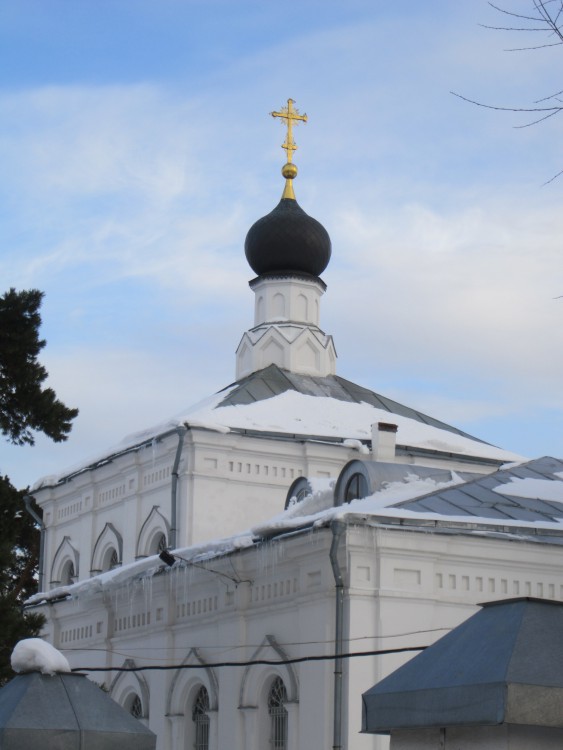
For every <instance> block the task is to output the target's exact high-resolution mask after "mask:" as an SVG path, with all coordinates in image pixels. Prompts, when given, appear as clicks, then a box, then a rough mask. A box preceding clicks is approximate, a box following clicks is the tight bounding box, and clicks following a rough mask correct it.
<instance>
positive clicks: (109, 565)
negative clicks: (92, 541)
mask: <svg viewBox="0 0 563 750" xmlns="http://www.w3.org/2000/svg"><path fill="white" fill-rule="evenodd" d="M118 565H119V557H118V556H117V550H116V549H115V547H109V548H108V549H107V550H106V552H105V554H104V559H103V561H102V572H103V573H105V572H106V570H113V568H115V567H117V566H118Z"/></svg>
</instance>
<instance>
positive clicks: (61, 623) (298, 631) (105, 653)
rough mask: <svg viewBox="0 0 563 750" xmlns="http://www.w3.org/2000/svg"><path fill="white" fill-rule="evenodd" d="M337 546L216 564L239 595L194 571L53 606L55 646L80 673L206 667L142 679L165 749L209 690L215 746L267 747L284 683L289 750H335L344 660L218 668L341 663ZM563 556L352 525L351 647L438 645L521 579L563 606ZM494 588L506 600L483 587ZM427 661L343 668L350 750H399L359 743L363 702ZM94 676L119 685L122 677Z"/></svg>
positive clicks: (383, 742) (292, 545)
mask: <svg viewBox="0 0 563 750" xmlns="http://www.w3.org/2000/svg"><path fill="white" fill-rule="evenodd" d="M368 523H369V521H368ZM331 542H332V534H331V531H330V529H327V528H324V529H320V530H318V531H315V532H308V533H301V534H298V535H294V536H290V537H287V538H285V539H279V540H274V541H272V542H267V543H262V544H260V545H258V546H257V547H251V548H248V549H245V550H240V551H239V552H235V553H232V554H231V555H229V556H227V557H223V558H215V559H213V560H211V561H209V562H208V563H207V564H208V565H209V567H211V568H213V569H215V570H217V571H220V572H223V573H225V574H226V575H229V576H232V577H235V578H238V579H241V580H249V581H251V583H244V582H241V583H239V584H238V585H235V584H234V582H232V581H229V580H228V579H226V578H222V577H221V576H218V575H217V574H216V573H213V572H211V571H204V570H200V569H198V568H194V567H193V566H192V567H187V568H178V569H176V568H174V569H172V570H171V571H163V572H162V573H161V574H159V575H156V576H154V577H153V578H149V579H145V580H144V581H136V582H135V581H129V582H123V583H122V584H119V585H118V586H115V587H114V588H111V587H110V588H109V589H108V590H107V592H106V593H102V592H101V591H100V590H99V589H96V588H92V589H91V591H86V592H83V593H80V594H79V595H78V597H77V598H76V599H75V600H70V601H61V602H55V603H52V604H50V605H49V606H48V607H45V608H44V611H45V613H46V615H47V618H48V622H47V631H46V632H47V637H48V639H49V640H50V641H51V642H53V643H54V645H55V646H57V647H58V648H61V649H62V650H63V653H65V655H66V656H67V657H68V658H69V660H70V661H71V664H72V666H88V665H91V666H94V665H99V666H110V665H112V666H122V665H123V663H124V660H125V659H126V658H130V659H133V660H134V662H135V664H137V665H146V664H154V663H161V664H162V663H167V664H180V663H182V662H183V661H184V660H186V659H187V660H188V662H190V663H193V664H194V665H195V666H196V667H197V669H196V670H185V671H183V670H177V671H175V670H172V671H154V672H152V671H151V672H146V673H143V675H144V678H145V679H146V685H147V689H148V693H149V696H150V699H149V703H150V705H149V709H148V719H147V721H148V724H149V726H150V728H151V729H153V731H155V732H157V734H158V735H159V745H158V747H159V750H164V748H166V749H167V750H180V748H182V750H183V747H184V745H183V744H182V743H184V742H185V741H186V732H188V733H189V732H190V731H191V727H192V724H191V714H190V704H189V701H190V700H191V696H193V690H194V689H195V687H196V685H201V684H204V685H205V686H206V687H208V689H209V690H211V689H212V690H213V691H215V692H214V693H213V694H214V695H216V706H215V707H213V706H212V711H211V717H212V727H213V736H214V737H215V738H216V740H213V742H215V741H216V743H217V744H215V745H213V744H212V745H211V748H218V747H225V746H227V745H228V746H229V747H232V748H235V750H236V749H237V748H240V750H243V748H244V750H248V749H252V748H256V750H259V748H261V747H262V745H261V744H260V737H263V735H264V732H265V731H266V727H267V724H268V716H267V710H266V707H265V705H264V694H265V691H266V690H267V687H266V686H267V684H268V681H269V680H271V679H273V677H274V676H275V675H276V674H278V675H279V676H281V677H282V679H283V680H284V684H286V687H287V689H288V712H289V716H290V728H291V737H293V742H294V744H293V745H292V744H290V746H289V747H290V748H293V747H313V746H329V745H330V744H331V743H332V717H333V683H334V678H333V670H334V663H333V662H332V661H330V660H327V661H318V662H309V663H298V664H293V665H291V669H289V666H287V667H286V666H285V665H280V666H276V667H272V666H268V665H256V666H253V667H248V668H247V667H242V666H241V667H221V666H215V667H212V666H210V665H212V664H218V663H220V662H225V661H234V662H240V661H245V660H249V659H250V660H252V659H263V658H267V659H275V660H280V659H283V655H284V654H285V655H287V656H288V657H290V658H297V657H301V656H306V655H323V654H324V655H330V654H332V653H334V627H335V586H334V577H333V572H332V568H331V564H330V557H329V550H330V545H331ZM559 559H560V550H559V546H558V545H555V544H554V545H548V544H544V543H541V544H538V543H533V542H530V541H524V540H521V541H516V540H515V537H514V536H508V535H507V536H506V537H505V538H503V536H502V533H501V534H498V533H497V534H496V535H495V537H492V536H489V537H487V536H483V535H480V534H478V533H476V532H475V531H471V530H470V529H465V530H464V531H463V532H460V533H452V530H451V529H450V530H448V531H446V530H443V531H440V530H437V529H435V528H431V527H428V528H416V529H415V528H412V529H408V528H401V527H400V526H398V525H397V526H388V527H382V526H376V527H373V528H372V527H370V526H369V525H366V524H365V523H360V522H358V523H357V524H356V525H353V526H348V527H347V531H346V533H345V535H344V537H342V538H341V541H340V546H339V551H338V560H339V563H340V565H341V567H342V570H343V574H344V581H345V586H346V588H345V631H344V636H345V639H346V640H345V650H346V651H351V652H358V651H365V650H373V649H388V648H403V647H413V646H424V645H429V644H430V643H433V642H434V641H435V640H437V639H438V638H439V637H441V636H442V635H444V633H445V632H447V630H448V629H450V628H453V627H455V626H456V625H458V624H459V623H460V622H462V621H463V620H465V619H466V618H467V617H468V616H469V615H470V614H472V613H473V612H475V610H476V607H477V606H478V603H479V602H483V601H486V600H487V599H493V598H494V599H498V598H502V597H503V596H506V597H510V596H513V595H514V584H515V583H518V586H519V588H520V589H522V588H526V584H529V588H530V591H531V592H532V593H534V594H537V593H539V591H543V592H544V595H549V594H550V593H553V594H554V595H555V597H556V598H561V594H562V592H561V589H560V588H559V586H560V584H559V577H558V568H559V567H560V566H559ZM157 562H158V561H157ZM481 580H483V586H482V587H481V584H480V581H481ZM490 581H494V582H495V583H494V586H493V585H492V584H491V588H494V591H492V590H491V591H488V590H482V589H488V587H489V582H490ZM503 581H506V586H505V585H504V584H503V583H502V582H503ZM466 582H467V583H466ZM556 584H557V586H556ZM499 588H500V590H499ZM521 593H525V592H524V591H522V592H521ZM90 649H93V650H90ZM414 653H416V652H405V653H401V654H389V655H384V656H373V657H365V656H359V657H355V658H351V659H346V660H345V661H344V711H343V737H344V747H345V748H348V750H380V749H381V750H383V748H385V747H387V739H386V738H385V737H377V736H372V735H360V734H359V731H360V726H361V702H360V696H361V693H362V692H363V691H365V690H367V689H368V688H369V687H371V686H372V685H373V684H374V683H375V682H377V681H378V680H379V679H381V678H382V677H384V676H385V675H386V674H389V673H390V672H391V671H393V670H394V669H396V668H397V667H398V666H399V665H400V664H402V663H404V662H405V661H406V660H407V659H409V658H411V657H412V655H413V654H414ZM198 670H199V671H198ZM92 676H93V677H94V679H96V680H97V681H99V682H102V681H104V682H106V684H108V683H110V682H111V681H112V680H113V679H114V677H115V675H114V674H113V673H112V674H109V673H108V674H105V673H102V674H101V675H97V674H93V675H92ZM116 684H117V683H116ZM120 690H121V688H120ZM190 691H191V692H190ZM116 695H117V692H116ZM120 695H125V692H122V693H120ZM289 696H291V698H290V697H289ZM141 697H142V696H141Z"/></svg>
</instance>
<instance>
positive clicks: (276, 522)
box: [26, 457, 563, 605]
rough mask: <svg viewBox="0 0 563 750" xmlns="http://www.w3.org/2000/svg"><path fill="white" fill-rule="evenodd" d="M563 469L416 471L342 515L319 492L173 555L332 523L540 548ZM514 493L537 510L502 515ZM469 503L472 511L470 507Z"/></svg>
mask: <svg viewBox="0 0 563 750" xmlns="http://www.w3.org/2000/svg"><path fill="white" fill-rule="evenodd" d="M562 465H563V462H562V461H560V460H558V459H551V458H548V457H546V458H542V459H537V460H535V461H530V462H527V463H524V464H517V465H516V464H513V465H511V466H508V467H506V468H503V469H501V470H499V471H498V472H496V473H495V474H492V475H491V474H489V475H486V476H482V477H479V478H477V479H473V480H470V481H465V480H464V479H463V478H462V477H461V476H460V475H459V474H456V473H455V472H450V477H449V479H447V480H445V481H436V480H435V479H432V478H431V477H420V476H419V475H418V474H417V467H416V466H411V467H410V472H407V473H406V474H405V477H404V479H403V480H402V481H396V482H389V483H388V484H387V485H386V486H385V487H383V488H382V489H381V490H379V491H377V492H375V493H374V494H373V495H371V496H369V497H366V498H364V499H360V500H353V501H352V502H350V503H347V504H346V505H341V506H337V507H334V506H332V504H331V503H332V501H333V493H332V488H331V487H330V486H328V487H326V486H322V487H319V488H317V489H314V490H313V492H312V493H311V495H309V496H308V497H306V498H305V499H304V500H303V501H301V502H299V503H294V504H292V505H290V506H289V507H288V508H287V510H285V511H284V512H283V513H280V514H279V515H277V516H275V517H273V518H271V519H270V520H269V521H267V522H265V523H261V524H259V525H257V526H254V527H253V528H252V529H249V530H247V531H244V532H242V533H241V534H237V535H236V536H232V537H229V538H226V539H218V540H213V541H210V542H207V543H203V544H198V545H196V546H193V547H186V548H183V549H178V550H174V551H173V554H174V555H175V556H177V557H179V558H180V561H179V562H178V563H177V564H178V565H179V566H182V565H184V566H185V565H188V566H189V565H190V564H194V563H195V564H196V565H201V564H205V562H206V561H209V560H212V559H213V558H217V557H220V556H223V555H226V554H230V553H232V552H235V551H236V550H240V549H248V548H250V547H253V546H255V545H257V544H260V542H262V541H263V540H264V539H271V538H272V537H275V536H280V535H283V534H286V533H290V532H293V531H296V530H300V529H311V528H320V527H323V526H328V525H330V523H331V522H332V521H333V520H342V521H345V522H349V523H369V524H386V523H388V522H389V523H397V522H398V521H405V520H408V521H410V522H413V525H412V526H411V528H413V527H414V528H416V522H417V521H419V522H423V523H426V522H435V523H439V524H440V525H441V528H442V529H444V528H451V529H455V530H458V531H459V530H462V531H463V532H464V533H470V534H475V533H490V532H491V531H493V532H494V531H495V530H498V532H499V533H507V531H509V530H511V529H513V530H514V532H513V533H515V534H518V535H520V536H522V535H524V536H525V535H526V533H528V532H529V533H530V534H532V535H535V536H534V538H536V539H538V540H540V537H539V536H538V533H539V534H540V535H541V534H542V532H543V531H549V532H550V533H551V534H552V535H553V532H558V536H559V535H563V472H560V471H554V469H560V468H561V466H562ZM542 472H543V475H544V477H543V478H541V479H539V478H535V479H534V478H530V477H522V478H521V479H520V480H519V479H518V478H515V477H514V474H515V473H520V474H526V473H528V474H536V475H539V474H540V473H542ZM532 487H534V489H533V490H532ZM513 488H516V489H518V488H525V491H526V492H528V493H530V492H531V493H533V497H534V502H533V503H531V501H529V500H527V499H526V498H529V497H530V495H529V494H527V495H522V498H523V499H522V501H521V502H519V501H515V499H514V497H515V496H512V500H511V501H510V509H511V510H510V512H511V513H512V516H508V515H507V514H506V513H505V512H498V511H497V508H498V507H505V509H506V506H503V505H502V503H503V498H504V497H508V496H509V495H510V493H512V491H513ZM480 492H482V493H483V494H482V500H483V501H482V502H481V503H479V502H478V503H476V502H475V501H476V500H477V499H478V498H479V493H480ZM495 493H496V495H495ZM491 496H493V499H494V498H495V497H497V498H498V501H499V503H500V505H499V506H495V505H492V504H491V501H490V497H491ZM460 498H461V499H460ZM463 498H465V502H466V503H467V504H466V506H465V507H464V506H463ZM437 501H439V503H437ZM538 503H544V504H546V503H549V506H548V507H544V506H543V505H538ZM491 513H493V514H492V515H491ZM550 538H551V539H553V540H554V541H555V539H556V537H554V536H551V537H550ZM165 567H166V566H164V565H163V563H162V562H161V561H160V559H159V558H158V557H157V556H153V557H147V558H145V559H143V560H137V561H135V562H133V563H130V564H128V565H123V566H121V567H118V568H115V569H113V570H111V571H108V572H107V573H102V574H100V575H97V576H94V577H93V578H89V579H86V580H84V581H80V582H78V583H75V584H73V585H71V586H64V587H59V588H56V589H53V590H51V591H49V592H41V593H39V594H35V595H34V596H32V597H31V598H30V599H28V601H27V602H26V604H27V605H34V604H40V603H41V602H44V601H52V600H57V599H64V598H78V597H81V596H84V595H88V596H89V595H95V594H96V593H98V592H101V591H102V590H108V589H112V588H115V587H118V586H120V585H122V584H123V583H124V582H126V581H131V580H133V579H145V578H147V577H149V578H150V577H152V576H153V575H155V574H156V573H160V572H163V571H164V570H165Z"/></svg>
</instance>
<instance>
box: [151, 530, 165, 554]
mask: <svg viewBox="0 0 563 750" xmlns="http://www.w3.org/2000/svg"><path fill="white" fill-rule="evenodd" d="M152 546H153V547H154V552H152V554H153V555H160V553H161V552H164V550H165V549H166V548H167V546H168V544H167V542H166V534H159V535H158V536H157V537H155V538H154V539H153V544H152Z"/></svg>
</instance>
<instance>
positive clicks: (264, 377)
mask: <svg viewBox="0 0 563 750" xmlns="http://www.w3.org/2000/svg"><path fill="white" fill-rule="evenodd" d="M233 386H234V389H233ZM227 388H229V389H232V390H230V392H229V393H228V394H227V395H226V396H225V398H224V399H223V401H221V402H220V403H219V404H217V407H221V406H237V405H242V404H252V403H254V402H255V401H263V400H264V399H267V398H272V397H273V396H279V395H280V394H281V393H285V391H290V390H293V391H297V392H298V393H302V394H303V395H305V396H327V397H329V398H335V399H338V400H339V401H349V402H351V403H356V404H361V403H366V404H370V405H371V406H374V407H375V408H376V409H383V410H384V411H387V412H389V413H390V414H397V415H399V416H402V417H408V418H409V419H414V420H415V421H416V422H422V423H423V424H427V425H431V426H432V427H438V428H439V429H441V430H446V431H447V432H453V433H454V434H456V435H462V436H463V437H467V438H470V439H471V440H476V441H477V442H479V443H483V442H484V441H483V440H479V438H476V437H474V436H473V435H469V434H468V433H467V432H463V431H462V430H458V429H457V427H452V426H451V425H449V424H446V423H445V422H441V421H440V420H438V419H434V418H433V417H430V416H428V415H427V414H423V413H422V412H420V411H417V410H416V409H411V408H410V407H409V406H404V405H403V404H399V403H397V401H393V400H392V399H389V398H386V397H385V396H381V395H379V394H378V393H375V392H374V391H370V390H368V389H367V388H363V387H362V386H361V385H356V383H352V382H351V381H350V380H345V379H344V378H341V377H339V376H338V375H327V376H326V377H313V376H312V375H298V374H296V373H294V372H290V371H289V370H282V369H281V368H280V367H278V366H277V365H269V366H268V367H266V368H264V369H263V370H259V371H258V372H253V373H252V374H250V375H248V376H247V377H245V378H242V380H238V381H237V382H236V383H232V384H231V385H230V386H227ZM227 388H225V389H223V390H227ZM485 444H486V443H485Z"/></svg>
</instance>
